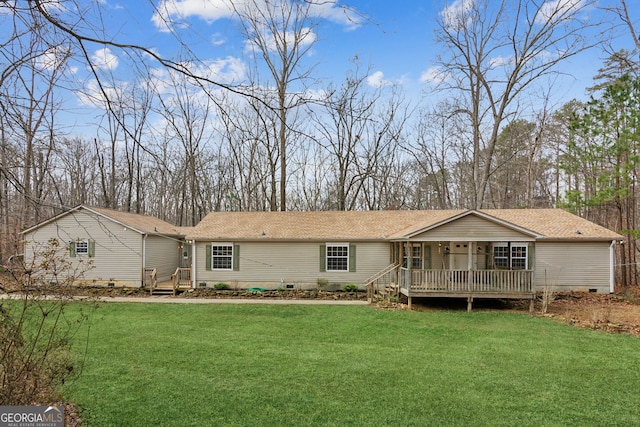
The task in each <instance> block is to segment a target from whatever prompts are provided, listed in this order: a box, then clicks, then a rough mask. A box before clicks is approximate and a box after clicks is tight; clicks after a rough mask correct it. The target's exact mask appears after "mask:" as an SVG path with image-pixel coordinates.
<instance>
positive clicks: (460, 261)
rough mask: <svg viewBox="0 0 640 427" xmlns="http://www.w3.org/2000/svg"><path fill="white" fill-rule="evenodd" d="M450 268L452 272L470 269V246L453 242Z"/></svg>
mask: <svg viewBox="0 0 640 427" xmlns="http://www.w3.org/2000/svg"><path fill="white" fill-rule="evenodd" d="M449 247H450V248H451V254H450V266H449V267H450V268H451V269H452V270H468V269H469V245H468V244H467V243H461V242H451V245H450V246H449Z"/></svg>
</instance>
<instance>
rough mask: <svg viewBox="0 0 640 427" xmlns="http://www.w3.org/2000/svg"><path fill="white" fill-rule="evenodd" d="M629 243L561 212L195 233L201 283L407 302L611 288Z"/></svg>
mask: <svg viewBox="0 0 640 427" xmlns="http://www.w3.org/2000/svg"><path fill="white" fill-rule="evenodd" d="M621 239H622V236H620V235H619V234H617V233H614V232H612V231H610V230H608V229H606V228H604V227H601V226H599V225H597V224H594V223H592V222H590V221H587V220H585V219H583V218H580V217H578V216H576V215H573V214H571V213H569V212H566V211H564V210H561V209H499V210H498V209H487V210H432V211H348V212H337V211H329V212H212V213H210V214H209V215H207V216H206V217H205V218H204V219H203V220H202V221H201V222H200V223H199V224H198V225H196V226H195V227H193V228H192V229H191V230H190V231H187V240H188V241H189V242H190V243H191V245H192V251H193V254H192V255H193V257H192V265H191V270H192V275H191V279H192V281H193V287H197V286H213V285H215V284H216V283H218V282H224V283H227V284H229V285H232V286H236V287H239V288H246V287H263V288H298V287H301V288H304V287H316V286H317V284H318V283H330V284H336V285H340V284H347V283H355V284H358V285H359V286H361V287H365V286H372V285H375V283H376V282H377V281H380V280H385V281H387V282H389V281H392V282H395V283H396V284H397V285H398V286H399V287H400V291H401V292H402V293H403V294H405V295H406V296H408V297H409V299H411V297H427V296H467V297H469V298H471V297H472V296H474V295H475V296H476V297H482V296H485V297H500V298H502V297H510V296H512V297H516V296H523V295H524V296H525V297H526V296H529V297H531V298H533V295H534V293H535V292H538V291H543V290H544V289H550V290H553V291H554V292H558V291H590V292H599V293H609V292H613V287H614V264H615V245H616V243H617V242H618V241H619V240H621Z"/></svg>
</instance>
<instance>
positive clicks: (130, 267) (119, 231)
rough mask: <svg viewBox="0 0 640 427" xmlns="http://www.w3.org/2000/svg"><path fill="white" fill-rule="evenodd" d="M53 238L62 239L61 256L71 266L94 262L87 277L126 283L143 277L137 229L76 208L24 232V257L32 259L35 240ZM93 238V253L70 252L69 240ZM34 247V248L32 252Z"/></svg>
mask: <svg viewBox="0 0 640 427" xmlns="http://www.w3.org/2000/svg"><path fill="white" fill-rule="evenodd" d="M50 238H56V239H58V240H59V241H60V242H61V251H60V256H63V257H64V258H65V259H69V260H71V261H72V263H73V264H74V266H76V267H80V265H81V263H86V262H88V261H90V260H91V261H92V262H93V268H92V269H90V270H88V271H86V272H85V273H84V275H83V279H84V280H87V281H92V280H95V281H100V282H110V281H114V282H115V281H119V282H126V283H124V284H126V285H135V286H140V284H141V277H142V237H141V236H140V234H139V233H137V232H135V231H133V230H131V229H129V228H127V227H124V226H122V225H120V224H117V223H115V222H113V221H111V220H108V219H105V218H103V217H99V216H97V215H94V214H92V213H90V212H87V211H83V210H80V211H75V212H72V213H70V214H68V215H65V216H63V217H61V218H59V219H58V220H57V221H55V222H52V223H49V224H46V225H43V226H42V227H39V228H37V229H35V230H33V231H32V232H30V233H27V234H26V235H25V257H26V258H27V259H32V258H33V254H34V253H37V252H39V251H38V249H37V248H38V246H39V245H38V244H36V243H34V242H43V243H44V242H47V241H48V240H49V239H50ZM83 239H88V240H93V241H95V256H94V257H88V256H86V255H77V256H76V257H70V256H69V250H68V244H69V242H71V241H76V240H83ZM34 251H35V252H34Z"/></svg>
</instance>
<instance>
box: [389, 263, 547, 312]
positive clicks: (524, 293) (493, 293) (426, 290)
mask: <svg viewBox="0 0 640 427" xmlns="http://www.w3.org/2000/svg"><path fill="white" fill-rule="evenodd" d="M398 278H399V282H400V293H402V294H403V295H405V296H406V297H407V299H408V304H409V308H411V305H412V302H413V301H412V300H413V298H466V299H467V310H468V311H471V309H472V306H473V300H474V299H480V298H501V299H528V300H529V301H530V304H529V310H530V311H533V302H534V300H535V292H534V287H533V270H408V269H407V268H403V267H402V268H400V269H399V274H398Z"/></svg>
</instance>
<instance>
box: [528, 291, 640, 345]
mask: <svg viewBox="0 0 640 427" xmlns="http://www.w3.org/2000/svg"><path fill="white" fill-rule="evenodd" d="M541 305H542V304H541V303H540V304H538V305H537V308H538V309H539V308H540V307H541ZM541 315H543V316H548V317H551V318H554V319H557V320H560V321H563V322H566V323H568V324H571V325H575V326H579V327H584V328H590V329H597V330H602V331H607V332H619V333H629V334H633V335H640V296H639V295H638V294H637V291H636V292H629V291H628V292H625V293H624V294H610V295H609V294H592V293H570V294H558V295H555V298H554V300H553V301H552V302H551V303H550V304H549V308H548V310H547V313H545V314H541Z"/></svg>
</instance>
